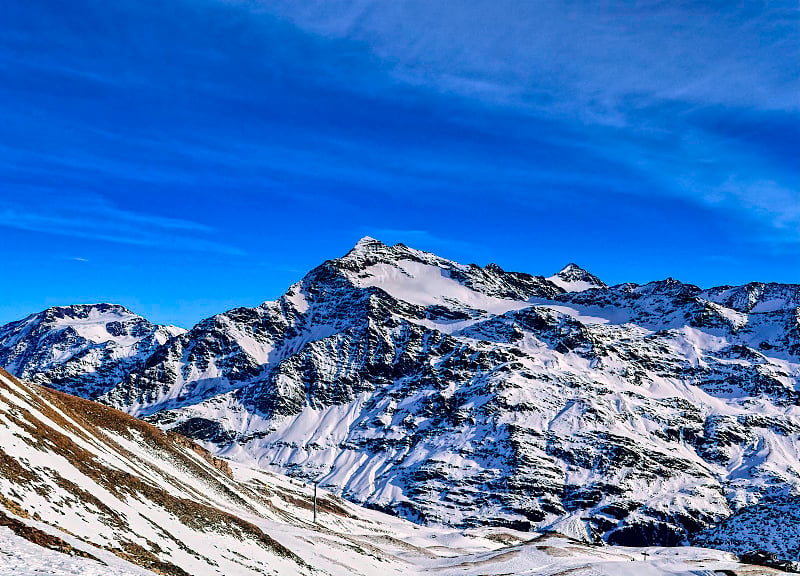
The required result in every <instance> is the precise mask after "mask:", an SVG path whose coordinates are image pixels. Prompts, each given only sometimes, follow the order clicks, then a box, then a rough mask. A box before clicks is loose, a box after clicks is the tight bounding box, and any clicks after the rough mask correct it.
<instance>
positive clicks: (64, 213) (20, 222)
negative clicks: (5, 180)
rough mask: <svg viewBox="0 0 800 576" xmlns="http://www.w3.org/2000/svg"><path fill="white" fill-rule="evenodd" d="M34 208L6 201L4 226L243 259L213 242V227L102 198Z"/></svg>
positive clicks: (57, 200)
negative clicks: (144, 210) (133, 207)
mask: <svg viewBox="0 0 800 576" xmlns="http://www.w3.org/2000/svg"><path fill="white" fill-rule="evenodd" d="M34 203H35V206H32V205H31V204H30V203H27V202H25V201H24V200H22V199H16V200H10V199H9V200H7V201H6V205H5V206H4V207H3V208H0V227H5V228H14V229H17V230H25V231H28V232H36V233H42V234H54V235H59V236H70V237H73V238H84V239H87V240H93V241H103V242H113V243H117V244H127V245H132V246H140V247H148V248H161V249H168V250H177V251H199V252H210V253H216V254H224V255H229V256H241V255H244V252H243V251H242V250H240V249H239V248H236V247H234V246H231V245H228V244H225V243H222V242H218V241H216V240H214V239H213V236H214V235H215V230H214V229H213V228H211V227H209V226H206V225H203V224H199V223H197V222H192V221H189V220H183V219H180V218H168V217H163V216H156V215H153V214H146V213H142V212H134V211H130V210H124V209H121V208H119V207H117V206H115V205H113V204H112V203H111V202H109V201H108V200H107V199H106V198H104V197H101V196H94V195H84V196H71V197H70V198H69V199H64V198H62V197H60V195H58V194H57V193H40V195H39V196H38V197H37V198H36V199H34ZM73 260H76V261H81V262H85V261H88V260H86V259H83V258H73Z"/></svg>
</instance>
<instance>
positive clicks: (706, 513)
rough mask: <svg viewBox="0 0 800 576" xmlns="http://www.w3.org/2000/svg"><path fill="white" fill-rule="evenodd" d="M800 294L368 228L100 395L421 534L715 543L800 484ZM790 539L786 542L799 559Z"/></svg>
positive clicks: (777, 547) (161, 350)
mask: <svg viewBox="0 0 800 576" xmlns="http://www.w3.org/2000/svg"><path fill="white" fill-rule="evenodd" d="M799 303H800V286H795V285H774V284H749V285H747V286H743V287H738V288H736V287H722V288H713V289H710V290H702V289H700V288H698V287H696V286H692V285H688V284H684V283H681V282H679V281H677V280H674V279H671V278H670V279H667V280H663V281H658V282H651V283H649V284H646V285H643V286H638V285H635V284H623V285H618V286H611V287H608V286H606V285H605V284H604V283H603V282H602V281H601V280H599V279H598V278H596V277H595V276H592V275H591V274H589V273H588V272H586V271H584V270H582V269H580V268H579V267H577V266H575V265H570V266H568V267H566V268H565V269H564V270H562V271H561V272H559V273H558V274H557V275H555V276H552V277H550V278H549V279H548V278H543V277H540V276H530V275H527V274H521V273H512V272H505V271H503V270H502V269H501V268H500V267H498V266H496V265H489V266H486V267H483V268H482V267H479V266H476V265H461V264H457V263H454V262H451V261H448V260H445V259H442V258H439V257H437V256H435V255H433V254H428V253H424V252H420V251H417V250H413V249H411V248H408V247H406V246H403V245H400V244H398V245H396V246H385V245H383V244H381V243H380V242H378V241H376V240H373V239H364V240H362V241H361V242H359V244H358V245H357V246H356V247H355V248H354V249H353V250H352V251H351V252H349V253H348V254H347V255H346V256H344V257H343V258H340V259H338V260H331V261H328V262H325V263H324V264H322V265H321V266H319V267H318V268H316V269H314V270H312V271H311V272H310V273H309V274H308V275H307V276H306V277H305V278H304V279H303V280H302V281H300V282H299V283H297V284H295V285H294V286H292V287H291V288H290V289H289V291H288V292H287V293H286V294H285V295H284V296H282V297H281V298H280V299H278V300H277V301H275V302H267V303H264V304H262V305H261V306H259V307H257V308H250V309H247V308H242V309H235V310H231V311H229V312H226V313H224V314H220V315H218V316H214V317H212V318H209V319H208V320H205V321H203V322H201V323H200V324H198V325H197V326H195V327H194V328H193V329H192V330H190V331H189V332H187V333H185V334H182V335H177V336H175V337H174V338H171V339H170V340H169V341H167V342H166V343H164V344H163V345H161V346H159V347H157V348H156V349H155V350H154V352H153V353H152V354H151V355H150V356H149V357H148V358H147V359H146V361H144V362H142V363H138V364H136V365H135V366H133V368H132V369H131V370H130V371H129V372H128V373H127V374H125V375H124V376H123V377H121V378H120V379H119V381H118V382H117V384H116V385H115V386H114V387H112V388H110V389H108V390H107V391H105V392H104V393H103V394H102V396H100V399H101V400H102V401H104V402H106V403H109V404H111V405H113V406H116V407H118V408H120V409H123V410H126V411H128V412H130V413H133V414H136V415H139V416H146V417H147V418H148V419H150V420H151V421H153V422H156V423H158V424H159V425H160V426H162V427H165V428H174V429H176V430H178V431H180V432H181V433H183V434H187V435H190V436H192V437H194V438H197V439H199V440H202V441H203V442H204V443H205V445H206V446H208V447H209V448H211V449H212V450H214V451H215V452H218V453H222V454H225V455H227V456H230V457H234V458H239V459H241V460H244V461H256V462H258V463H259V464H260V465H262V466H269V467H275V468H277V469H279V470H281V471H283V472H286V473H289V474H294V475H298V476H304V477H306V478H318V477H321V478H322V482H323V484H326V485H329V486H331V487H333V488H335V489H337V490H340V491H341V492H342V493H343V494H344V495H345V496H347V497H348V498H350V499H353V500H355V501H358V502H364V503H367V504H368V505H370V506H373V507H376V508H380V509H385V510H391V511H392V512H394V513H396V514H399V515H401V516H405V517H408V518H411V519H414V520H416V521H422V522H443V523H450V524H460V525H474V524H485V523H491V524H496V525H509V526H513V527H517V528H530V529H541V528H551V529H555V530H559V531H562V532H566V533H569V534H571V535H575V536H580V537H582V538H584V539H589V540H591V539H595V538H603V539H606V540H608V541H609V542H612V543H619V544H641V543H648V544H673V543H681V542H686V541H691V540H692V539H693V538H702V539H703V541H704V542H710V541H712V540H713V539H714V538H716V537H717V536H716V534H717V532H715V530H725V531H727V532H726V533H728V532H730V531H733V532H735V530H736V526H738V525H739V524H737V522H739V521H738V520H737V518H739V517H741V518H742V519H743V520H742V523H741V525H742V526H745V525H746V522H745V520H746V521H748V522H749V521H750V520H749V519H750V518H752V517H758V514H759V513H760V512H759V510H761V508H759V507H758V506H759V503H762V502H763V503H767V502H771V501H781V502H788V501H793V500H791V499H793V498H795V497H797V496H798V495H799V494H798V490H800V462H798V455H799V454H800V444H798V433H800V420H798V414H799V413H800V412H798V398H800V397H799V396H798V378H799V377H800V359H799V358H798V355H800V315H799V314H798V308H797V306H798V304H799ZM30 346H31V348H36V347H37V346H38V344H35V343H32V344H30ZM31 353H36V351H35V350H32V351H31ZM12 369H13V367H12ZM75 390H76V391H78V392H80V390H81V389H80V387H78V386H77V385H76V387H75ZM765 506H767V507H768V505H766V504H765ZM745 510H747V511H748V512H747V514H745V513H744V511H745ZM754 515H755V516H754ZM726 519H727V520H726ZM717 527H719V528H717ZM720 533H721V532H720ZM786 537H787V538H788V540H787V542H788V543H786V544H781V542H780V540H779V539H778V540H776V541H775V542H774V543H773V549H772V551H775V552H779V553H780V554H784V555H786V554H790V555H793V554H795V551H796V550H797V544H798V542H797V536H796V535H794V534H793V533H791V534H790V533H789V532H788V531H787V532H786ZM792 539H793V540H792ZM719 540H720V541H721V537H720V538H719ZM715 542H716V543H717V544H718V545H721V546H728V547H731V548H734V549H735V548H736V547H737V543H736V542H737V541H736V539H735V538H730V539H727V540H726V541H725V542H723V543H722V544H719V542H717V541H715ZM784 557H785V556H784ZM792 557H794V556H792Z"/></svg>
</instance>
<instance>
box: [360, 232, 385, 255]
mask: <svg viewBox="0 0 800 576" xmlns="http://www.w3.org/2000/svg"><path fill="white" fill-rule="evenodd" d="M386 247H387V246H386V244H384V243H383V242H381V241H380V240H378V239H377V238H373V237H372V236H364V237H363V238H361V240H359V241H358V242H356V245H355V246H353V250H355V251H358V252H364V251H366V252H369V251H372V250H376V249H380V248H386Z"/></svg>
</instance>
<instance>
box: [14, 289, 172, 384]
mask: <svg viewBox="0 0 800 576" xmlns="http://www.w3.org/2000/svg"><path fill="white" fill-rule="evenodd" d="M182 332H183V330H181V329H180V328H176V327H174V326H156V325H154V324H151V323H150V322H148V321H147V320H145V319H144V318H142V317H141V316H137V315H135V314H134V313H133V312H131V311H130V310H128V309H126V308H124V307H122V306H119V305H115V304H95V305H82V304H78V305H74V306H63V307H55V308H48V309H47V310H45V311H43V312H40V313H38V314H32V315H31V316H28V317H27V318H23V319H22V320H20V321H18V322H12V323H10V324H6V325H5V326H2V327H0V366H3V367H5V368H6V369H7V370H8V371H10V372H12V373H13V374H16V375H17V376H19V377H20V378H25V379H27V380H31V381H33V382H37V383H40V384H47V385H48V386H51V387H53V388H57V389H60V390H64V391H68V392H71V393H73V394H78V395H80V396H83V397H86V398H96V397H97V396H99V395H100V394H102V393H103V392H105V391H106V390H108V389H109V388H111V387H112V386H114V385H115V384H117V383H118V382H119V381H120V380H122V378H124V377H125V375H127V374H128V373H130V372H131V371H132V370H133V369H134V367H135V366H136V364H138V363H140V362H142V361H144V359H146V358H148V357H149V356H150V355H151V354H152V353H153V352H154V351H155V350H156V349H157V348H158V347H159V346H160V345H162V344H164V343H165V342H166V341H167V340H169V339H170V338H171V337H172V336H174V335H175V334H179V333H182Z"/></svg>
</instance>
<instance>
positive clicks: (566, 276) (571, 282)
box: [548, 262, 608, 292]
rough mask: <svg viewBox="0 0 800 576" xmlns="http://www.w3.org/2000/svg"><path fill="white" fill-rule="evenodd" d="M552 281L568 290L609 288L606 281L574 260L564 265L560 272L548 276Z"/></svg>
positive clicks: (581, 290) (580, 290) (579, 290)
mask: <svg viewBox="0 0 800 576" xmlns="http://www.w3.org/2000/svg"><path fill="white" fill-rule="evenodd" d="M548 280H550V282H552V283H553V284H555V285H556V286H558V287H559V288H563V289H564V290H566V291H567V292H583V291H584V290H591V289H592V288H608V286H607V285H606V283H605V282H603V281H602V280H600V278H598V277H597V276H595V275H594V274H592V273H590V272H587V271H586V270H584V269H583V268H581V267H580V266H578V265H577V264H575V263H574V262H570V263H569V264H567V265H566V266H564V267H563V268H562V269H561V271H560V272H558V273H557V274H555V275H553V276H550V277H549V278H548Z"/></svg>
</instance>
